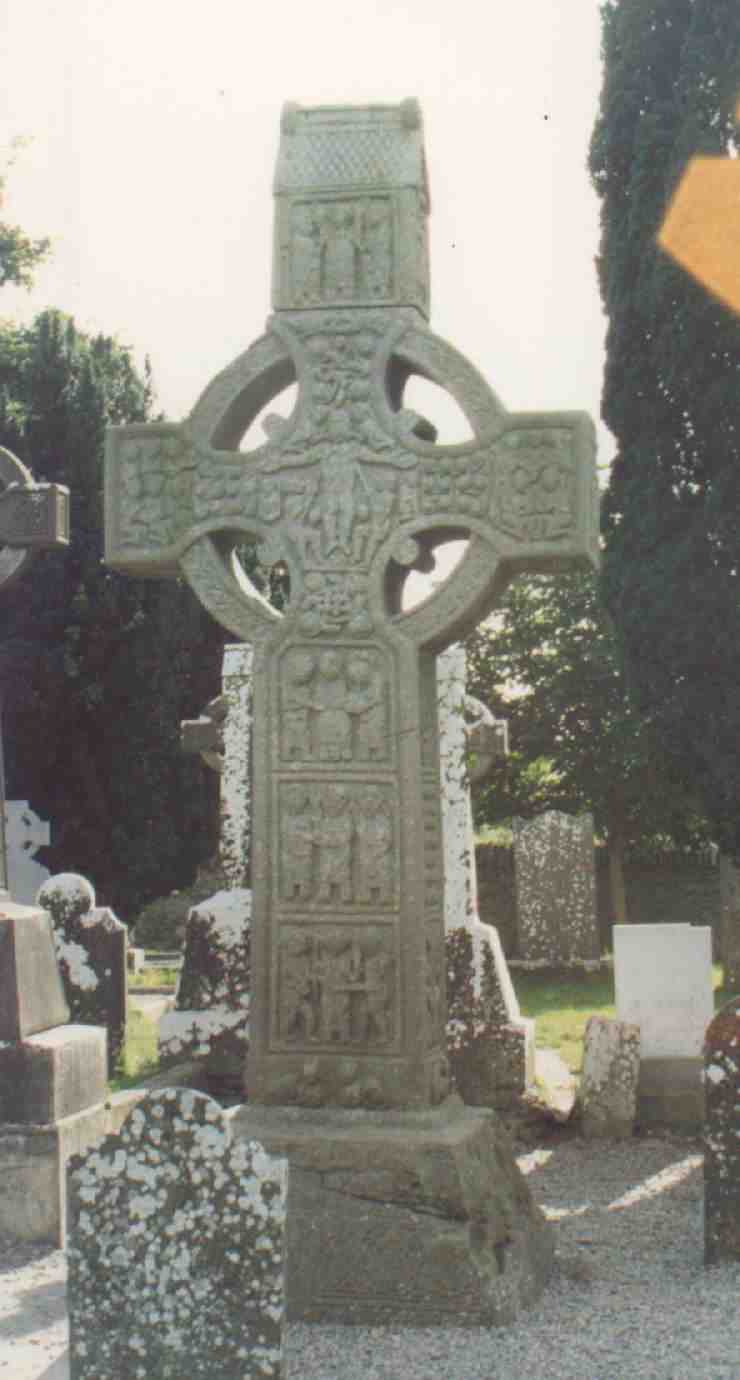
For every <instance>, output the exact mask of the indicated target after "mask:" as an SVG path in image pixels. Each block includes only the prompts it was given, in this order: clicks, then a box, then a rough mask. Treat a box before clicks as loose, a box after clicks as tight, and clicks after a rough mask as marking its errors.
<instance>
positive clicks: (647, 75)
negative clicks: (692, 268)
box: [590, 0, 740, 858]
mask: <svg viewBox="0 0 740 1380" xmlns="http://www.w3.org/2000/svg"><path fill="white" fill-rule="evenodd" d="M602 18H603V58H604V83H603V90H602V96H601V109H600V114H599V117H598V120H597V123H596V126H595V129H594V133H593V138H592V144H591V154H590V169H591V175H592V179H593V183H594V186H595V188H596V191H597V193H598V195H599V197H600V198H601V202H602V241H601V255H600V259H599V265H598V266H599V279H600V287H601V293H602V298H603V302H604V308H605V311H606V314H607V317H608V322H609V325H608V334H607V361H606V373H605V382H604V393H603V407H602V414H603V417H604V420H605V421H606V423H607V424H608V426H609V427H610V429H611V431H612V432H613V433H614V436H615V437H616V439H617V444H618V453H617V457H616V460H615V463H614V467H613V470H612V474H611V479H610V483H609V488H608V492H607V495H606V499H605V503H604V509H603V527H604V533H605V538H606V552H605V558H604V564H603V577H602V580H603V584H602V588H603V594H604V598H605V601H606V603H607V605H608V607H609V609H610V611H611V613H612V615H613V618H614V621H615V625H616V628H617V632H618V637H619V642H620V652H621V655H622V656H623V658H624V660H625V664H626V667H627V671H628V675H629V681H630V688H631V690H632V692H633V694H634V697H635V703H636V705H637V707H638V708H639V710H640V711H641V712H642V713H643V714H645V715H646V716H647V717H648V719H649V721H650V724H651V731H652V732H653V733H654V735H655V740H656V744H657V745H658V747H659V749H660V750H661V752H662V753H663V754H664V755H666V756H667V757H669V758H670V761H671V764H672V770H673V771H674V773H675V774H676V775H677V776H678V777H679V778H681V779H682V781H683V784H684V787H685V789H686V791H687V792H689V791H691V790H694V789H698V790H699V791H700V793H701V796H702V798H703V801H704V807H705V809H706V812H707V814H708V816H709V817H710V819H711V821H712V827H713V833H714V837H715V839H716V841H717V842H719V843H720V844H721V845H722V846H723V847H725V848H727V849H728V851H731V852H734V854H735V855H736V856H737V857H739V858H740V693H739V691H738V687H740V583H739V579H740V577H739V573H738V568H739V562H740V456H739V454H738V449H739V445H740V321H738V318H737V317H736V316H735V315H734V314H733V313H732V312H731V311H730V309H729V308H727V307H725V306H723V305H721V304H720V303H719V302H718V301H716V300H715V299H714V298H713V297H712V296H711V295H710V294H709V293H708V292H707V291H706V290H705V289H704V288H703V287H702V286H701V284H699V283H698V282H696V281H695V280H694V279H693V278H691V277H690V276H689V275H687V274H686V273H684V272H683V270H682V269H680V268H679V267H678V266H677V265H676V264H675V263H673V261H672V260H671V259H670V258H668V257H667V256H666V254H664V253H663V251H662V250H661V249H660V248H659V246H658V245H657V243H656V234H657V232H658V230H659V228H660V226H661V224H662V221H663V218H664V215H665V212H666V209H667V207H668V205H669V202H670V199H671V196H672V194H673V192H674V190H675V188H676V186H677V184H678V181H679V179H680V177H681V175H682V174H683V172H684V169H685V168H686V165H687V162H688V160H689V159H690V158H691V157H692V156H694V155H697V154H699V155H714V156H721V157H724V156H728V155H731V154H732V153H733V152H734V141H735V138H736V127H735V118H734V117H735V108H736V105H737V101H738V97H739V96H740V7H739V6H738V5H737V3H736V0H621V3H619V4H616V3H613V0H610V2H609V3H606V4H604V5H603V6H602Z"/></svg>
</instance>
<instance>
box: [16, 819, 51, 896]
mask: <svg viewBox="0 0 740 1380" xmlns="http://www.w3.org/2000/svg"><path fill="white" fill-rule="evenodd" d="M50 842H51V831H50V829H49V825H48V824H45V823H44V822H43V820H41V819H39V817H38V815H37V814H36V812H35V810H32V809H31V808H30V806H29V804H28V801H27V800H6V802H5V843H6V847H7V851H8V890H9V891H10V894H11V896H13V897H14V899H15V900H16V901H17V902H18V903H19V905H22V906H30V905H33V903H34V901H35V900H36V893H37V892H38V889H39V887H40V886H42V885H43V883H44V882H45V881H46V880H47V879H48V878H49V876H50V875H51V874H50V872H49V869H48V867H44V865H43V863H39V862H36V858H35V855H36V853H37V852H38V850H39V848H44V847H46V846H47V845H48V844H49V843H50Z"/></svg>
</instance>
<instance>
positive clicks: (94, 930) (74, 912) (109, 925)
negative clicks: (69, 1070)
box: [36, 872, 128, 1077]
mask: <svg viewBox="0 0 740 1380" xmlns="http://www.w3.org/2000/svg"><path fill="white" fill-rule="evenodd" d="M36 900H37V903H38V905H40V906H42V907H43V908H44V910H47V911H48V912H49V914H50V916H51V920H52V925H53V927H54V947H55V950H56V956H57V962H58V964H59V970H60V972H61V975H62V982H63V983H64V991H65V995H66V998H67V1001H68V1003H69V1008H70V1012H71V1015H72V1020H73V1021H79V1023H80V1024H81V1025H95V1026H97V1025H104V1026H105V1027H106V1030H107V1032H108V1072H109V1075H110V1076H111V1077H112V1075H113V1073H114V1071H115V1069H116V1066H117V1064H118V1062H119V1060H120V1058H121V1055H122V1053H123V1046H124V1042H125V1039H126V1015H127V1001H128V981H127V968H126V947H127V937H128V932H127V930H126V926H125V925H123V924H122V923H121V921H120V920H117V919H116V917H115V915H114V914H113V911H112V910H109V909H108V907H107V906H96V905H95V891H94V889H93V887H92V885H91V884H90V882H88V880H87V878H86V877H80V876H79V875H78V874H77V873H76V872H59V873H57V875H56V876H54V877H50V878H49V880H48V881H47V882H44V884H43V886H42V887H41V889H40V890H39V894H38V896H37V898H36Z"/></svg>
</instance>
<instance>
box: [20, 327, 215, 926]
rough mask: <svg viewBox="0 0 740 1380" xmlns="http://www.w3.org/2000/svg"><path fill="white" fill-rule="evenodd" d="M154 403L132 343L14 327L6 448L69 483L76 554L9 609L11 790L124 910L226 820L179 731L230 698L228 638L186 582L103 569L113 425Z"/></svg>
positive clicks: (41, 573)
mask: <svg viewBox="0 0 740 1380" xmlns="http://www.w3.org/2000/svg"><path fill="white" fill-rule="evenodd" d="M151 401H152V400H151V382H150V379H149V375H148V371H147V373H146V374H145V375H144V377H143V378H142V377H140V375H139V374H138V373H137V372H136V369H135V368H134V365H133V363H132V360H131V357H130V354H129V352H128V350H126V349H125V348H123V347H122V346H120V345H119V344H117V343H116V341H115V340H114V339H112V338H111V337H108V336H104V335H98V336H89V335H86V334H84V333H83V332H81V331H79V330H78V329H77V328H76V326H75V324H74V322H73V320H72V319H71V318H69V317H67V316H64V315H63V314H62V313H61V312H57V311H47V312H44V313H42V314H41V315H40V316H39V317H38V318H37V319H36V320H35V321H34V323H33V324H32V325H31V326H29V327H24V326H14V325H8V324H5V325H3V326H2V327H0V444H3V445H6V446H8V447H9V448H10V449H11V450H14V451H15V452H16V454H17V455H18V456H19V457H20V458H21V459H22V460H23V461H24V462H25V463H26V464H28V466H29V468H31V469H32V471H33V473H34V475H35V477H36V478H37V479H39V480H41V479H43V480H47V481H57V482H60V483H64V484H67V485H68V486H69V488H70V491H71V542H70V546H69V549H68V550H66V551H61V552H50V553H45V554H44V555H43V556H42V557H40V558H39V560H38V561H36V562H35V563H34V564H33V566H32V567H31V569H30V571H29V572H28V573H27V574H26V575H25V576H24V577H23V578H22V579H21V581H20V582H19V584H18V585H16V586H14V587H13V590H12V592H11V593H10V594H9V595H8V596H7V597H6V598H5V599H3V601H2V604H1V605H0V678H1V680H2V686H3V700H4V719H5V734H4V738H5V749H6V774H7V786H8V794H9V796H10V797H11V798H12V797H13V796H18V797H20V798H23V799H29V800H30V801H31V804H32V805H33V807H34V808H35V809H36V810H37V811H38V813H39V814H40V815H41V816H42V817H43V818H46V819H49V820H50V821H51V823H52V846H51V849H50V850H47V853H46V861H47V863H48V865H49V866H51V867H52V869H54V870H72V871H79V872H81V873H83V874H84V875H86V876H88V877H89V878H90V879H91V880H92V882H93V883H94V885H95V886H96V889H97V890H98V893H99V899H100V901H101V903H105V904H110V905H113V906H114V907H115V908H116V909H117V910H118V911H119V913H120V914H121V916H122V918H123V919H127V918H130V917H131V916H132V914H133V912H135V911H136V910H137V909H138V908H139V906H140V905H141V904H142V903H143V902H145V901H146V900H149V899H150V898H152V897H154V896H159V895H163V894H165V893H167V892H169V891H170V890H172V889H173V888H175V887H182V886H186V885H188V884H189V882H190V881H192V878H193V875H194V872H195V867H196V864H197V863H198V862H199V861H201V860H203V859H204V858H205V857H207V856H208V855H209V854H210V853H211V852H212V851H213V849H214V846H215V837H214V829H213V825H214V821H215V819H216V816H217V809H216V781H215V778H214V776H213V773H211V772H209V771H208V770H207V768H205V767H203V766H202V765H201V764H200V762H199V760H197V759H192V758H187V757H185V756H183V755H182V753H181V752H180V748H179V724H180V720H181V719H182V718H184V717H193V716H195V715H197V714H198V713H200V711H201V710H202V708H203V706H204V704H205V703H206V702H207V701H208V700H209V699H210V698H211V697H212V696H213V695H214V694H216V693H217V692H218V688H219V681H220V658H221V647H222V644H223V641H224V633H223V631H222V630H221V629H220V628H218V627H217V626H216V624H214V623H213V622H212V621H211V620H210V618H209V617H208V615H207V614H206V613H205V612H204V611H203V610H202V609H201V608H200V606H199V604H198V603H197V601H196V599H195V597H194V595H193V594H192V593H191V591H190V590H189V589H188V588H187V586H186V585H184V584H182V583H180V584H178V583H176V582H174V581H166V582H162V583H159V582H155V581H145V580H135V579H131V578H130V577H128V576H124V575H118V574H117V573H116V572H114V571H112V570H109V569H108V568H107V567H106V566H105V564H104V562H103V550H102V544H103V532H102V529H103V471H102V456H103V441H104V434H105V428H106V426H108V425H109V424H118V423H125V422H135V421H144V420H146V419H147V418H148V417H149V414H150V412H151Z"/></svg>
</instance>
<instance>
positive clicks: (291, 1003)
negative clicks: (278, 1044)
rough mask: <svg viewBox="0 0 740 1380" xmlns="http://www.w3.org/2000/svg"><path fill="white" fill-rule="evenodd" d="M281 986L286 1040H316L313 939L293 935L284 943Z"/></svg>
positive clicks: (282, 1019)
mask: <svg viewBox="0 0 740 1380" xmlns="http://www.w3.org/2000/svg"><path fill="white" fill-rule="evenodd" d="M282 948H283V953H282V965H281V982H280V1031H281V1034H282V1036H283V1039H285V1040H303V1041H304V1042H306V1043H307V1042H308V1041H309V1040H313V1039H316V1038H317V1036H318V1033H319V1002H318V999H317V998H318V994H317V990H316V983H315V978H314V972H313V953H312V943H311V938H310V936H309V935H306V934H290V935H288V936H287V938H286V939H284V940H283V946H282Z"/></svg>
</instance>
